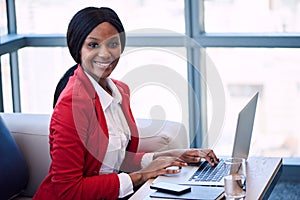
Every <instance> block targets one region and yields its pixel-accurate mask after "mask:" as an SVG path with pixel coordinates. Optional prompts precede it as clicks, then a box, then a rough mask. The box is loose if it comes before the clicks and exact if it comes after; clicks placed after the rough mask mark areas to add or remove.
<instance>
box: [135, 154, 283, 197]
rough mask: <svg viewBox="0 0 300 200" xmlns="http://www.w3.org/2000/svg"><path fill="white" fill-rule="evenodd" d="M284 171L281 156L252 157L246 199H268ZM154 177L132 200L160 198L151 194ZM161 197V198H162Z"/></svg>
mask: <svg viewBox="0 0 300 200" xmlns="http://www.w3.org/2000/svg"><path fill="white" fill-rule="evenodd" d="M281 171H282V159H281V158H264V157H250V158H248V161H247V194H246V198H245V199H246V200H253V199H268V197H269V195H270V194H271V192H272V190H273V188H274V186H275V185H276V183H277V181H278V179H279V177H280V174H281ZM153 180H154V179H150V180H149V181H147V182H146V183H145V184H144V185H143V186H142V187H141V188H140V189H139V190H138V191H136V193H135V194H134V195H133V196H131V198H130V200H143V199H148V200H150V199H152V200H154V199H158V198H150V197H149V195H150V194H151V193H153V192H155V190H152V189H150V184H151V183H152V182H153ZM160 199H161V198H160Z"/></svg>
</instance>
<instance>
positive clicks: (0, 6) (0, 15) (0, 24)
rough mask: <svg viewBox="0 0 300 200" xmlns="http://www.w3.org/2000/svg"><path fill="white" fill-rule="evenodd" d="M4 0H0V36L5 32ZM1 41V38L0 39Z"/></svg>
mask: <svg viewBox="0 0 300 200" xmlns="http://www.w3.org/2000/svg"><path fill="white" fill-rule="evenodd" d="M6 16H7V14H6V1H5V0H0V19H1V20H0V36H1V35H4V34H7V17H6ZM0 42H1V40H0Z"/></svg>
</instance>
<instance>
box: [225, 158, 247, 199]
mask: <svg viewBox="0 0 300 200" xmlns="http://www.w3.org/2000/svg"><path fill="white" fill-rule="evenodd" d="M225 169H226V170H227V171H228V174H227V175H226V176H225V177H224V189H225V196H226V199H241V198H244V197H245V196H246V160H245V159H244V158H228V159H226V160H225Z"/></svg>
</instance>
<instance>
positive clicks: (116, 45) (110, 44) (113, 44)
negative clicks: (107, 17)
mask: <svg viewBox="0 0 300 200" xmlns="http://www.w3.org/2000/svg"><path fill="white" fill-rule="evenodd" d="M119 45H120V43H119V42H110V43H108V46H109V47H110V48H116V47H118V46H119Z"/></svg>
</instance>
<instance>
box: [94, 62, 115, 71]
mask: <svg viewBox="0 0 300 200" xmlns="http://www.w3.org/2000/svg"><path fill="white" fill-rule="evenodd" d="M94 64H96V65H97V66H98V67H100V68H102V69H107V68H108V67H109V66H110V64H111V62H98V61H94Z"/></svg>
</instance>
